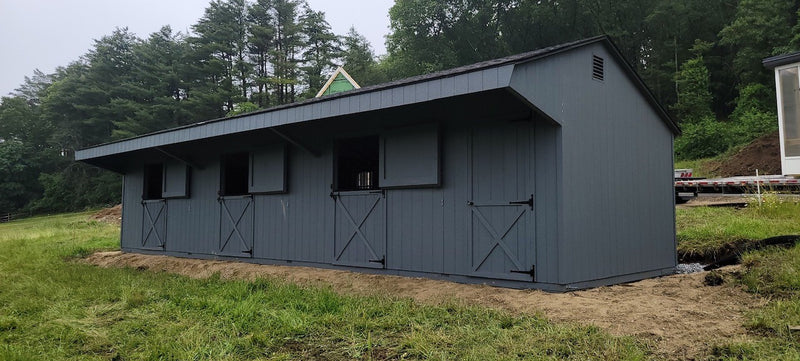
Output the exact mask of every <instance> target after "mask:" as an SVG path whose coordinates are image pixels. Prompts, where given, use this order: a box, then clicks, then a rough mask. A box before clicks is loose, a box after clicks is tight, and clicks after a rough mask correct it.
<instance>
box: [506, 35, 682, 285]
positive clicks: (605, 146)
mask: <svg viewBox="0 0 800 361" xmlns="http://www.w3.org/2000/svg"><path fill="white" fill-rule="evenodd" d="M592 55H599V56H601V57H603V58H604V59H607V60H611V59H613V55H612V54H611V53H609V52H608V51H607V50H606V48H605V47H604V46H603V45H602V44H593V45H591V46H587V47H584V48H581V49H577V50H575V51H572V52H568V53H564V54H560V55H557V56H553V57H550V58H547V59H543V60H541V61H538V62H535V63H530V64H526V65H521V66H518V67H517V69H516V70H515V72H514V76H513V79H512V87H513V88H514V89H515V90H517V91H518V92H519V93H520V94H522V95H523V96H524V97H526V98H527V99H528V100H529V101H530V102H532V103H533V104H536V105H537V107H539V108H540V109H541V110H542V111H543V112H544V113H546V114H548V115H549V116H550V117H552V118H553V119H555V120H556V121H558V122H559V123H560V124H561V125H562V128H561V130H560V133H561V135H560V137H561V139H560V142H561V144H560V145H559V148H560V152H561V155H560V157H561V162H562V170H561V171H562V173H561V177H562V178H561V179H562V181H561V182H560V184H561V187H562V189H561V192H560V195H559V196H560V197H561V199H560V200H559V201H560V206H561V207H562V209H561V210H560V211H559V212H560V214H561V215H562V217H563V218H562V220H561V222H562V224H563V225H564V226H563V227H562V228H561V229H560V232H561V233H560V234H561V239H562V241H561V242H560V243H559V251H558V252H559V257H558V259H559V265H558V267H559V269H558V274H559V281H558V283H562V284H568V283H573V282H581V281H587V280H596V279H602V278H607V277H614V276H620V275H627V274H632V273H637V272H644V271H652V270H659V269H665V268H670V267H673V266H674V265H675V249H674V235H675V233H674V218H673V217H674V207H673V206H672V204H673V203H672V197H674V193H673V192H674V190H673V187H672V178H671V177H672V176H671V175H670V172H671V170H672V152H671V149H672V133H671V131H670V129H669V128H668V127H667V125H666V124H665V123H664V122H663V121H662V120H661V119H660V118H659V116H658V114H657V113H656V111H655V110H654V109H653V108H652V106H651V105H650V104H649V103H648V102H647V100H646V99H645V97H644V95H642V94H641V92H640V91H639V90H638V89H637V88H636V87H635V85H634V84H633V82H632V81H631V80H630V79H629V78H628V76H627V75H626V74H625V72H624V70H623V69H622V68H621V67H620V66H619V64H618V63H617V62H616V61H606V67H605V72H606V73H605V80H604V81H602V82H600V81H596V80H592V79H591V69H592V68H591V59H592Z"/></svg>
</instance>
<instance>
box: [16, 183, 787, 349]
mask: <svg viewBox="0 0 800 361" xmlns="http://www.w3.org/2000/svg"><path fill="white" fill-rule="evenodd" d="M767 200H768V201H767V202H765V205H764V206H762V207H755V206H751V207H748V208H745V209H740V210H737V209H729V208H702V207H701V208H691V209H679V210H678V212H677V229H678V239H679V248H681V250H682V251H683V252H689V251H691V252H700V253H702V252H714V251H715V250H717V249H719V248H720V247H724V246H725V245H727V244H731V243H733V242H742V241H744V240H755V239H761V238H765V237H770V236H776V235H783V234H796V233H800V226H799V225H800V205H798V204H795V203H791V202H780V201H779V200H778V199H777V198H776V199H774V200H771V199H769V198H768V199H767ZM87 219H88V213H77V214H67V215H59V216H50V217H39V218H32V219H27V220H21V221H15V222H12V223H6V224H0V247H2V249H3V252H0V360H42V359H46V360H154V359H159V360H160V359H164V360H171V359H172V360H251V359H261V360H295V359H320V360H351V359H361V360H385V359H411V360H414V359H434V360H512V359H513V360H520V359H529V360H539V359H573V360H587V359H598V360H643V359H650V358H653V357H654V356H653V354H652V353H651V351H650V349H649V347H648V344H647V343H646V342H644V341H642V340H637V339H635V338H631V337H614V336H611V335H609V334H607V333H605V332H603V331H602V330H600V329H598V328H595V327H585V326H577V325H570V324H555V323H551V322H549V321H547V320H546V319H544V318H542V317H537V316H520V315H512V314H509V313H504V312H500V311H495V310H490V309H486V308H482V307H478V306H469V305H464V304H459V303H457V302H455V301H452V302H449V303H446V304H443V305H423V304H419V303H416V302H414V301H412V300H409V299H397V298H389V297H359V296H342V295H340V294H337V293H336V292H334V291H333V290H331V289H326V288H314V287H301V286H296V285H292V284H287V283H284V282H282V281H279V280H270V279H263V280H258V281H255V282H247V281H231V280H222V279H220V278H219V277H211V278H210V279H203V280H197V279H189V278H186V277H181V276H176V275H171V274H165V273H155V272H149V271H138V270H135V269H104V268H98V267H94V266H90V265H86V264H83V263H82V262H81V261H80V259H81V258H82V257H84V256H86V255H88V254H90V253H92V252H94V251H96V250H102V249H116V248H118V244H119V241H118V228H117V227H116V226H113V225H108V224H105V223H99V222H95V221H89V220H87ZM743 259H744V265H745V268H744V269H743V271H742V272H741V273H740V274H739V275H738V276H735V277H731V276H729V281H730V282H733V283H734V284H735V285H738V286H736V287H744V288H745V289H747V290H748V291H750V292H754V293H758V294H761V295H764V296H767V297H770V298H771V301H770V302H769V303H768V304H767V306H766V307H764V308H762V309H756V310H752V311H751V313H750V314H749V315H748V321H747V323H746V327H748V329H749V330H750V331H751V332H752V334H753V337H752V340H751V341H743V342H740V343H730V344H715V342H714V341H713V340H709V351H710V356H709V359H711V360H759V359H772V360H788V359H800V351H798V344H797V335H795V334H793V333H792V332H790V331H789V329H788V326H794V325H798V324H800V292H799V291H798V290H800V248H791V249H765V250H760V251H755V252H750V253H747V254H745V255H744V257H743Z"/></svg>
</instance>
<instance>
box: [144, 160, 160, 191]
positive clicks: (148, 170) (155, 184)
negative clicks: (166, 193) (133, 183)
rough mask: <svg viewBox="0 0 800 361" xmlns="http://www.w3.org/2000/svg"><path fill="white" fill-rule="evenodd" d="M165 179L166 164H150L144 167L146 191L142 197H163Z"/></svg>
mask: <svg viewBox="0 0 800 361" xmlns="http://www.w3.org/2000/svg"><path fill="white" fill-rule="evenodd" d="M163 180H164V165H163V164H161V163H156V164H148V165H146V166H145V167H144V192H142V199H145V200H147V199H162V198H164V197H163V194H162V190H163V188H162V186H163Z"/></svg>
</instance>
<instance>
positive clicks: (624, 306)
mask: <svg viewBox="0 0 800 361" xmlns="http://www.w3.org/2000/svg"><path fill="white" fill-rule="evenodd" d="M86 261H87V262H88V263H90V264H94V265H97V266H101V267H132V268H137V269H146V270H151V271H162V272H171V273H177V274H181V275H185V276H188V277H194V278H206V277H210V276H211V275H213V274H215V273H219V275H220V277H222V278H225V279H257V278H274V279H280V280H284V281H287V282H293V283H297V284H301V285H312V286H323V287H330V288H332V289H334V290H336V291H337V292H339V293H342V294H359V295H390V296H394V297H411V298H413V299H414V300H416V301H419V302H424V303H432V304H438V303H440V302H444V301H449V300H452V299H455V300H458V301H460V302H465V303H468V304H480V305H484V306H488V307H491V308H495V309H501V310H506V311H511V312H515V313H527V314H540V315H543V316H544V317H546V318H548V319H550V320H553V321H557V322H575V323H581V324H593V325H596V326H598V327H601V328H603V329H605V330H607V331H609V332H611V333H612V334H615V335H632V336H637V337H641V338H644V339H646V340H649V341H650V342H652V344H653V345H654V351H655V353H656V354H657V355H658V356H661V357H665V358H668V359H694V358H697V357H702V356H704V355H705V354H706V353H707V352H708V349H709V346H711V345H712V344H715V343H723V342H731V341H737V340H744V339H747V338H748V337H749V336H748V334H747V331H746V330H745V329H744V327H742V324H743V322H744V316H743V314H744V312H746V311H747V310H750V309H752V308H754V307H759V306H762V305H764V304H765V303H766V301H765V300H764V299H762V298H759V297H756V296H753V295H751V294H748V293H745V292H744V291H742V290H741V289H739V288H737V287H735V286H731V285H722V286H717V287H709V286H705V285H703V279H704V278H705V275H706V274H707V273H705V272H704V273H695V274H689V275H675V276H669V277H661V278H656V279H649V280H644V281H640V282H635V283H630V284H624V285H617V286H611V287H600V288H596V289H592V290H587V291H577V292H571V293H546V292H542V291H532V290H513V289H505V288H496V287H490V286H485V285H465V284H459V283H453V282H447V281H437V280H429V279H422V278H408V277H397V276H383V275H371V274H362V273H355V272H349V271H340V270H326V269H317V268H308V267H295V266H271V265H256V264H250V263H240V262H228V261H208V260H197V259H185V258H176V257H166V256H153V255H140V254H132V253H122V252H98V253H95V254H93V255H91V256H89V257H88V258H87V259H86ZM734 267H735V266H734ZM732 270H735V268H731V267H727V268H724V269H722V271H723V272H731V271H732Z"/></svg>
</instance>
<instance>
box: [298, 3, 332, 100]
mask: <svg viewBox="0 0 800 361" xmlns="http://www.w3.org/2000/svg"><path fill="white" fill-rule="evenodd" d="M300 27H301V32H302V34H303V37H304V43H305V47H304V52H303V60H304V61H303V62H304V66H303V67H302V70H303V75H304V79H305V88H306V91H305V93H304V94H303V97H304V98H311V97H313V96H314V95H316V93H317V92H318V91H319V90H320V89H321V88H322V86H323V85H325V81H326V80H327V79H326V76H325V74H326V73H328V72H330V71H331V70H333V68H334V66H335V65H334V59H335V58H337V57H338V55H339V53H340V52H341V48H340V44H339V39H338V37H337V36H336V35H335V34H334V33H333V31H331V26H330V24H328V21H327V20H325V13H323V12H321V11H314V10H312V9H311V8H310V7H309V6H308V4H305V5H304V6H303V14H302V15H301V16H300Z"/></svg>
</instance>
